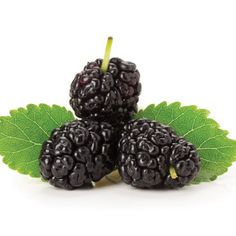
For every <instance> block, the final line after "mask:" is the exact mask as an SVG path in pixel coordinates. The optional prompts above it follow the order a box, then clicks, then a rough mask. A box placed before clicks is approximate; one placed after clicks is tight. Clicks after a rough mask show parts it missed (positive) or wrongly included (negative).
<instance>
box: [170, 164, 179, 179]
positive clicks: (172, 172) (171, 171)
mask: <svg viewBox="0 0 236 236" xmlns="http://www.w3.org/2000/svg"><path fill="white" fill-rule="evenodd" d="M169 171H170V177H171V178H172V179H177V178H178V175H177V173H176V171H175V168H174V167H173V166H171V167H170V170H169Z"/></svg>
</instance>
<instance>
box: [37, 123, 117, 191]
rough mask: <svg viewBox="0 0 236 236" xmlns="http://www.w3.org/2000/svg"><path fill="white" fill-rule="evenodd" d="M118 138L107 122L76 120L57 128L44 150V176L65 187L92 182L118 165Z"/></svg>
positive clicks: (42, 155) (42, 160)
mask: <svg viewBox="0 0 236 236" xmlns="http://www.w3.org/2000/svg"><path fill="white" fill-rule="evenodd" d="M116 139H117V138H116V135H115V132H114V129H113V127H112V126H111V125H110V124H109V123H106V122H95V121H88V120H84V121H82V120H75V121H73V122H71V123H67V124H65V125H64V126H62V127H61V128H58V129H55V130H54V131H53V132H52V133H51V136H50V138H49V139H48V140H47V141H46V142H45V143H44V144H43V147H42V150H41V154H40V172H41V175H42V178H43V179H45V180H48V181H49V182H50V183H51V184H52V185H54V186H56V187H59V188H64V189H75V188H80V187H85V186H88V185H91V184H92V181H94V182H96V181H98V180H100V179H101V178H102V177H104V176H105V175H106V174H108V173H110V172H111V171H113V169H114V168H115V165H116V144H117V143H116Z"/></svg>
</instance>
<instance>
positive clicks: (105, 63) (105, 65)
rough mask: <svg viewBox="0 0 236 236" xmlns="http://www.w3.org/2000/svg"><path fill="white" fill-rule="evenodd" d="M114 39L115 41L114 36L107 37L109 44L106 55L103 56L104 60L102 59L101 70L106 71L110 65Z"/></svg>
mask: <svg viewBox="0 0 236 236" xmlns="http://www.w3.org/2000/svg"><path fill="white" fill-rule="evenodd" d="M112 41H113V38H112V37H109V38H108V39H107V45H106V50H105V55H104V58H103V61H102V66H101V70H102V71H103V72H104V73H105V72H106V71H107V69H108V66H109V61H110V54H111V46H112Z"/></svg>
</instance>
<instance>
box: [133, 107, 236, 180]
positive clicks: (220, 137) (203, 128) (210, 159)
mask: <svg viewBox="0 0 236 236" xmlns="http://www.w3.org/2000/svg"><path fill="white" fill-rule="evenodd" d="M208 115H209V112H208V111H207V110H202V109H198V108H197V107H196V106H181V104H180V103H179V102H175V103H172V104H169V105H168V104H167V103H166V102H162V103H160V104H159V105H157V106H156V105H153V104H152V105H150V106H148V107H147V108H146V109H144V110H140V111H139V112H138V113H137V114H136V115H135V118H147V119H150V120H156V121H159V122H160V123H162V124H165V125H169V126H170V127H171V128H172V129H173V130H175V132H176V133H177V134H178V135H180V136H183V137H184V138H185V139H186V140H188V141H189V142H191V143H193V144H194V145H195V147H196V148H197V150H198V152H199V155H200V158H201V169H200V172H199V174H198V176H197V178H196V179H195V180H194V181H193V183H195V184H198V183H200V182H208V181H212V180H215V179H216V178H217V176H219V175H222V174H223V173H225V172H226V171H227V169H228V167H229V166H231V164H232V162H234V161H236V141H235V140H232V139H229V138H228V137H227V135H228V132H227V131H225V130H222V129H220V127H219V124H218V123H217V122H216V121H214V120H213V119H210V118H208Z"/></svg>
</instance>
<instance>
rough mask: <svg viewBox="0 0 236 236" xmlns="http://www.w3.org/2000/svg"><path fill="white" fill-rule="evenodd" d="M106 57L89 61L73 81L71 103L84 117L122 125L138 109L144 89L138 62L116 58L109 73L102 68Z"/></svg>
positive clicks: (111, 63) (79, 114)
mask: <svg viewBox="0 0 236 236" xmlns="http://www.w3.org/2000/svg"><path fill="white" fill-rule="evenodd" d="M101 64H102V60H101V59H97V60H96V61H94V62H91V63H88V64H87V66H85V67H84V70H83V71H82V72H81V73H79V74H77V75H76V76H75V78H74V80H73V82H72V84H71V89H70V97H71V99H70V104H71V106H72V108H73V109H74V111H75V113H76V115H77V116H78V117H81V118H90V119H94V120H100V121H101V120H102V121H108V122H110V123H112V124H118V123H120V122H123V121H127V120H129V119H130V118H131V116H132V115H133V114H134V113H135V112H137V102H138V100H139V94H140V92H141V84H140V82H139V78H140V74H139V71H138V70H137V69H136V65H135V64H134V63H132V62H125V61H123V60H121V59H119V58H112V59H111V60H110V62H109V66H108V70H107V72H105V73H104V72H102V71H101Z"/></svg>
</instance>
